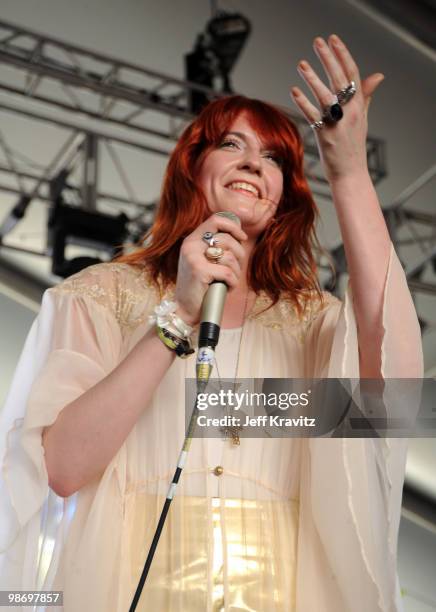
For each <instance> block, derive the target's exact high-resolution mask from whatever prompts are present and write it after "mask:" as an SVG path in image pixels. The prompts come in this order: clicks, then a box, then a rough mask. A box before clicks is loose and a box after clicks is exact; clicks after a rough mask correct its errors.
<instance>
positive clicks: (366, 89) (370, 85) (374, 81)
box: [362, 72, 385, 112]
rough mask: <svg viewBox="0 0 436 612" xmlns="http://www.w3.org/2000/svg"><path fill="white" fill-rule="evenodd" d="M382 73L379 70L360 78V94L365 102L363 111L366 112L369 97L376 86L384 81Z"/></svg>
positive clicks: (369, 100)
mask: <svg viewBox="0 0 436 612" xmlns="http://www.w3.org/2000/svg"><path fill="white" fill-rule="evenodd" d="M384 78H385V77H384V75H383V74H381V72H376V73H374V74H371V75H370V76H369V77H367V78H366V79H363V80H362V94H363V99H364V103H365V112H368V108H369V104H370V102H371V98H372V95H373V93H374V92H375V90H376V89H377V87H378V86H379V85H380V83H381V82H382V81H384Z"/></svg>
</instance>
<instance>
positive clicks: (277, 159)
mask: <svg viewBox="0 0 436 612" xmlns="http://www.w3.org/2000/svg"><path fill="white" fill-rule="evenodd" d="M264 157H266V158H268V159H270V160H271V161H272V162H273V163H275V164H276V165H277V166H278V167H279V168H281V167H282V166H283V160H282V158H281V157H280V155H278V154H277V153H274V152H273V151H267V152H266V153H264Z"/></svg>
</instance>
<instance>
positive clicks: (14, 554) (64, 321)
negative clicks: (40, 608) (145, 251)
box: [0, 264, 122, 590]
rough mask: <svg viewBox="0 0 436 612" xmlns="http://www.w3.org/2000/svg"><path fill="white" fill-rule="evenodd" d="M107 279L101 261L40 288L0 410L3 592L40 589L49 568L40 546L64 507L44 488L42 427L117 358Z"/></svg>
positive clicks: (118, 340)
mask: <svg viewBox="0 0 436 612" xmlns="http://www.w3.org/2000/svg"><path fill="white" fill-rule="evenodd" d="M112 276H113V274H112V273H111V272H110V267H109V265H108V264H99V265H97V266H93V267H92V268H90V269H87V270H85V271H83V272H81V273H79V275H75V277H72V278H73V280H71V279H69V280H68V281H65V282H64V283H61V285H59V286H57V287H56V288H53V289H49V290H47V291H46V292H45V293H44V296H43V300H42V304H41V309H40V313H39V315H38V317H37V318H36V320H35V321H34V323H33V325H32V327H31V330H30V332H29V334H28V336H27V339H26V342H25V345H24V348H23V351H22V354H21V357H20V360H19V363H18V366H17V368H16V371H15V374H14V378H13V381H12V385H11V387H10V391H9V394H8V397H7V400H6V404H5V406H4V408H3V410H2V412H1V414H0V419H1V421H0V443H1V447H0V464H1V478H0V487H1V488H0V515H1V531H0V576H1V578H0V585H1V588H3V589H18V588H21V589H25V590H30V589H36V588H41V585H42V584H43V582H44V579H45V575H46V573H47V571H50V572H51V573H53V572H54V571H55V569H56V568H55V567H54V566H55V563H51V561H53V551H52V550H48V549H47V547H48V548H50V544H51V545H52V544H53V541H54V539H55V538H54V536H55V535H56V528H57V526H59V525H60V524H61V523H62V519H63V518H65V516H64V515H65V512H66V510H67V506H68V504H67V500H63V499H62V498H59V497H58V496H57V495H55V494H54V492H53V491H51V490H50V489H49V486H48V475H47V470H46V465H45V460H44V449H43V446H42V440H41V436H42V430H43V428H44V427H45V426H48V425H51V424H52V423H54V421H55V420H56V418H57V416H58V414H59V413H60V411H61V410H62V409H63V407H64V406H66V405H67V404H69V403H70V402H72V401H73V400H74V399H76V398H77V397H79V396H80V395H81V394H83V393H84V392H85V391H86V390H87V389H89V388H90V387H92V386H94V385H95V384H97V383H98V382H99V381H100V380H101V379H102V378H104V377H105V376H106V375H107V374H108V373H109V372H110V371H111V370H112V369H113V368H114V367H115V366H116V365H117V363H118V361H119V357H120V350H121V344H122V335H121V331H120V327H119V325H118V321H117V318H116V316H115V313H114V311H113V308H111V301H110V299H109V298H110V295H113V292H114V291H115V288H114V287H113V284H112ZM79 286H80V287H81V289H82V290H81V291H78V290H77V288H78V287H79ZM63 527H65V521H63Z"/></svg>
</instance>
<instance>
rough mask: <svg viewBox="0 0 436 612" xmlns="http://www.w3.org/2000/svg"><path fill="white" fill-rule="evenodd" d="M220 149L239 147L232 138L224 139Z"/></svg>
mask: <svg viewBox="0 0 436 612" xmlns="http://www.w3.org/2000/svg"><path fill="white" fill-rule="evenodd" d="M220 147H221V148H224V147H226V148H229V149H233V148H234V147H235V148H237V147H239V143H238V142H237V140H234V139H233V138H225V139H224V140H223V141H222V143H221V144H220Z"/></svg>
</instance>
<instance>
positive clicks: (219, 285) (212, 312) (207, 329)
mask: <svg viewBox="0 0 436 612" xmlns="http://www.w3.org/2000/svg"><path fill="white" fill-rule="evenodd" d="M217 215H220V216H221V217H227V219H231V220H232V221H234V222H235V223H237V224H238V225H239V226H241V220H240V219H239V217H238V216H236V215H235V214H234V213H232V212H219V213H217ZM227 290H228V286H227V284H226V283H225V282H224V281H219V280H214V281H212V282H211V284H210V285H209V289H208V290H207V292H206V295H205V296H204V299H203V304H202V308H201V315H200V332H199V337H198V346H199V348H200V347H202V346H209V347H211V348H212V349H214V348H215V347H216V345H217V344H218V340H219V335H220V326H221V319H222V316H223V309H224V302H225V300H226V296H227Z"/></svg>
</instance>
